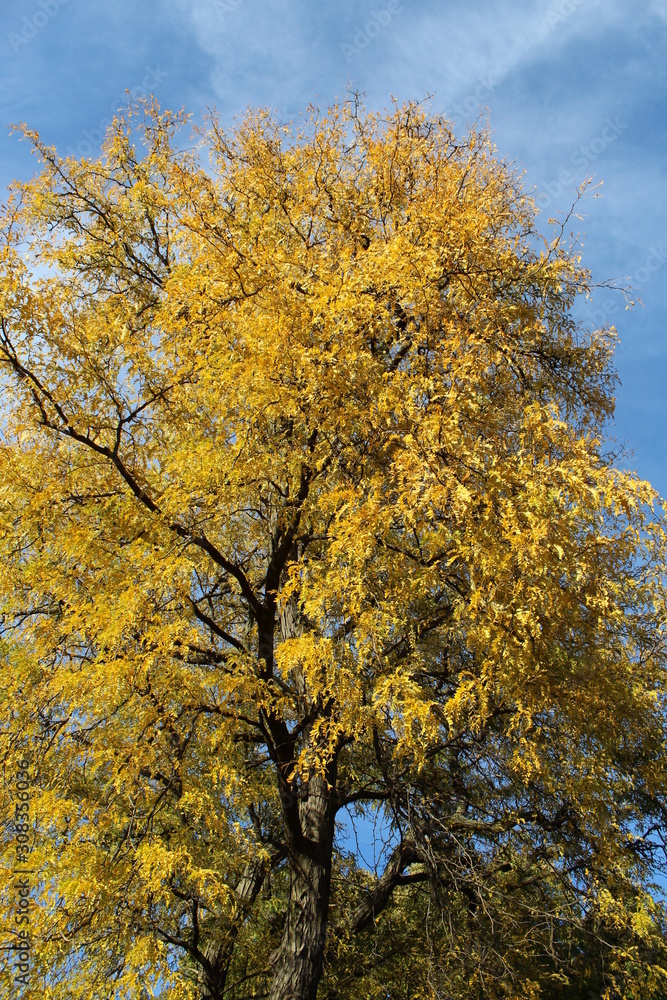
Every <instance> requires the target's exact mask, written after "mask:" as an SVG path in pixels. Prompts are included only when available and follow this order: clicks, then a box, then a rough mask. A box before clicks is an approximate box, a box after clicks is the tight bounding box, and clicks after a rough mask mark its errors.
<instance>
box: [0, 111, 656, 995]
mask: <svg viewBox="0 0 667 1000" xmlns="http://www.w3.org/2000/svg"><path fill="white" fill-rule="evenodd" d="M184 124H185V118H184V116H182V115H178V114H172V113H169V112H161V111H160V109H159V108H158V107H157V106H156V105H155V104H153V103H148V104H145V105H143V104H140V105H137V106H134V107H130V108H129V109H128V111H127V113H126V114H125V115H124V116H123V117H122V118H120V119H119V120H117V121H116V122H115V123H114V126H113V128H112V129H111V130H110V133H109V136H108V139H107V141H106V144H105V146H104V150H103V155H102V156H101V158H100V159H98V160H86V159H83V160H81V161H77V160H74V159H63V158H62V157H60V156H59V155H58V153H57V151H56V150H55V149H53V148H51V147H48V146H45V145H44V144H43V143H42V142H41V141H40V139H39V137H38V136H37V135H36V134H35V133H33V132H30V131H29V130H28V129H24V132H25V135H26V136H27V138H28V139H29V140H30V142H31V143H32V145H33V147H34V150H35V152H36V153H37V155H38V157H39V160H40V171H39V173H38V174H37V175H36V177H35V178H34V179H33V180H32V181H30V182H29V183H26V184H16V185H15V186H14V188H13V190H12V192H11V195H10V198H9V201H8V204H7V206H6V208H5V210H4V213H3V217H2V227H1V228H2V241H1V244H0V246H1V251H0V252H1V263H0V320H1V336H0V371H1V373H2V374H1V376H0V377H1V380H2V381H1V384H2V393H3V416H2V425H1V440H0V445H1V447H0V538H1V542H0V548H1V556H2V560H1V563H0V565H1V568H0V610H1V612H2V636H3V646H2V671H3V673H2V696H1V701H0V739H1V741H2V742H1V745H0V752H1V754H2V765H3V789H2V812H1V817H2V822H3V825H2V831H3V832H2V838H1V839H0V848H1V849H2V859H3V860H2V869H1V873H0V907H1V908H2V911H3V916H4V920H3V928H4V934H5V939H4V944H5V947H6V948H7V952H6V954H7V956H8V961H7V962H6V963H5V966H4V969H3V971H2V973H0V991H1V992H2V996H9V995H10V994H11V991H12V990H14V989H15V988H16V987H17V982H18V987H19V988H20V990H21V995H22V996H23V997H25V998H26V1000H28V998H37V997H40V998H41V997H47V998H50V1000H65V998H67V1000H76V998H84V997H85V998H87V1000H88V998H90V997H91V996H94V997H96V998H109V1000H111V998H115V1000H121V998H135V997H136V998H140V997H142V998H143V997H148V996H160V997H169V998H171V1000H186V998H199V1000H204V998H209V1000H222V998H230V1000H240V998H246V997H253V996H256V997H268V998H270V1000H288V998H292V1000H294V998H296V1000H314V998H315V997H316V995H317V996H318V997H320V998H325V997H326V998H334V997H340V998H352V997H364V998H366V997H368V998H370V997H382V998H387V997H392V998H397V997H398V996H399V995H400V996H401V997H403V996H409V997H411V998H413V1000H416V998H424V1000H425V998H434V997H445V996H447V997H461V998H463V997H466V998H469V997H533V998H537V997H563V998H565V997H575V996H576V997H578V996H588V995H590V991H591V990H593V991H597V994H596V995H602V994H603V993H604V995H605V996H607V997H609V998H611V997H621V996H623V997H637V998H639V997H642V998H646V997H649V996H655V997H658V996H664V995H665V988H666V987H665V980H666V978H667V972H666V969H667V963H666V961H665V955H664V945H663V941H664V915H663V911H662V908H661V906H660V904H659V902H658V901H657V896H656V893H655V891H653V890H652V883H653V880H654V879H655V878H656V875H657V872H658V866H659V862H660V856H659V853H658V852H659V848H660V847H661V843H662V842H661V830H662V829H663V824H664V819H665V804H666V800H665V789H666V782H665V777H666V776H665V735H666V733H665V634H664V632H665V590H664V584H665V578H664V573H665V565H666V560H665V521H664V511H663V510H662V507H661V505H660V502H659V498H658V497H657V495H656V493H655V492H654V490H653V489H652V488H651V487H650V486H649V485H648V484H647V483H645V482H642V481H640V480H639V479H638V478H637V477H636V476H635V475H634V474H632V473H630V472H627V471H623V468H622V467H621V463H620V461H619V460H616V459H615V458H614V456H613V455H612V454H611V453H610V451H609V449H608V445H607V443H606V439H605V433H606V423H607V421H608V419H609V417H610V415H611V413H612V410H613V403H614V400H613V392H614V387H615V381H616V379H615V374H614V370H613V364H612V354H613V346H614V337H613V331H609V330H606V331H605V330H603V331H587V330H585V329H582V328H581V327H580V326H579V325H577V323H576V322H575V320H574V319H573V310H572V307H573V303H574V300H575V298H576V296H578V295H581V294H586V292H587V291H588V290H589V288H590V276H589V274H588V272H587V271H586V270H585V269H584V268H583V266H582V265H581V262H580V259H579V257H578V255H577V252H576V248H575V247H571V246H569V245H568V243H567V240H566V239H565V227H561V228H560V229H559V230H558V231H557V234H556V236H555V237H554V238H553V239H552V240H550V241H549V240H547V241H546V242H545V241H544V240H543V239H541V237H540V236H539V231H538V227H537V221H536V210H535V207H534V204H533V202H532V201H531V199H530V198H529V197H527V196H526V195H525V194H524V193H523V191H522V188H521V184H520V182H519V180H518V179H517V177H516V176H515V175H514V174H513V173H512V171H511V170H510V169H509V168H508V167H507V166H506V165H505V164H503V163H502V162H500V161H499V160H498V158H497V157H496V155H495V152H494V149H493V146H492V144H491V142H490V140H489V137H488V135H487V134H486V133H485V132H484V131H481V132H478V131H472V132H471V133H470V134H468V135H466V136H465V137H464V138H462V139H457V138H456V137H455V136H454V134H453V132H452V131H451V128H450V126H449V125H448V124H447V122H446V121H445V120H443V119H442V118H441V117H439V116H438V115H435V114H431V113H429V112H428V111H427V110H424V109H423V108H421V107H419V106H415V105H407V106H404V107H396V108H395V109H394V110H393V112H392V113H391V114H389V115H388V116H386V117H383V116H381V115H376V114H367V113H366V112H364V111H363V109H362V108H360V107H359V105H358V104H357V103H356V102H354V101H352V102H349V103H344V104H341V105H338V106H335V107H333V108H332V109H331V110H330V111H329V112H327V113H326V114H321V113H319V112H318V111H315V110H313V109H311V110H310V111H309V112H308V114H307V115H306V116H304V118H303V121H302V123H301V124H300V125H298V126H295V125H288V126H285V125H282V124H280V123H279V122H278V121H276V120H275V119H274V118H272V116H271V115H270V114H269V113H266V112H259V113H256V114H249V115H248V116H247V118H246V119H245V120H244V122H243V123H242V124H241V125H240V126H238V127H237V128H235V129H234V130H233V131H231V132H225V131H224V130H223V129H222V128H221V126H220V125H219V123H218V121H217V120H216V119H215V118H212V119H211V120H210V121H209V122H208V125H207V127H206V128H205V129H204V130H202V131H201V132H200V133H199V134H198V142H197V143H195V144H193V143H189V144H187V143H186V144H184V143H182V142H181V143H180V145H179V135H180V130H181V129H182V127H183V125H184ZM205 153H208V157H209V158H208V160H207V159H206V158H205ZM344 810H348V811H350V810H352V811H354V812H356V814H357V816H358V817H359V819H360V821H361V822H362V823H364V822H365V823H366V825H367V829H368V830H370V826H371V821H372V820H374V821H376V823H377V824H379V825H378V826H377V829H378V835H381V836H382V838H383V841H384V844H385V848H386V849H385V851H384V862H383V864H382V865H381V866H380V868H379V869H378V871H377V872H371V871H369V870H367V869H366V868H365V867H364V866H363V865H362V864H361V863H360V860H359V858H358V857H356V856H355V854H354V852H350V849H349V844H347V842H346V841H345V840H344V838H343V837H342V836H341V829H340V826H338V825H337V824H338V820H340V818H341V816H343V815H344ZM26 886H27V888H26ZM23 917H25V920H23V919H19V918H23ZM21 956H23V957H22V958H21Z"/></svg>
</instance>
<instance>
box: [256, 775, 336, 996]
mask: <svg viewBox="0 0 667 1000" xmlns="http://www.w3.org/2000/svg"><path fill="white" fill-rule="evenodd" d="M328 777H329V779H331V777H332V776H331V775H329V776H328ZM298 813H299V823H300V830H298V831H296V836H294V837H293V838H292V843H291V845H290V852H289V869H290V894H289V902H288V907H287V915H286V918H285V926H284V930H283V937H282V942H281V945H280V948H279V950H278V953H277V955H276V956H275V958H276V962H275V965H276V971H275V974H274V978H273V982H272V985H271V991H270V993H269V998H270V1000H315V997H316V994H317V986H318V983H319V981H320V977H321V975H322V959H323V955H324V944H325V939H326V930H327V918H328V912H329V893H330V884H331V855H332V848H333V835H334V816H335V807H334V803H333V798H332V794H331V788H330V786H329V785H328V782H327V778H326V777H323V776H321V775H313V776H311V778H310V780H309V782H308V789H307V794H306V796H305V797H304V798H303V799H302V800H301V801H300V802H299V810H298Z"/></svg>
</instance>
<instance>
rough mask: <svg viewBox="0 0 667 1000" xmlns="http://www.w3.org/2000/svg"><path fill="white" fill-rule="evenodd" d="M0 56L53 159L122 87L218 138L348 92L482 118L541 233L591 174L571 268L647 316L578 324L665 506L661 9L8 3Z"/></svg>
mask: <svg viewBox="0 0 667 1000" xmlns="http://www.w3.org/2000/svg"><path fill="white" fill-rule="evenodd" d="M0 48H1V50H2V59H1V60H0V121H1V122H2V124H3V126H8V125H9V123H11V122H17V121H25V122H27V123H28V124H29V125H30V126H32V127H35V128H37V129H38V130H39V132H40V133H41V134H42V136H43V138H44V139H45V140H47V141H48V142H52V143H54V144H56V145H57V146H58V147H59V148H60V149H61V150H62V151H63V152H67V151H70V152H71V151H72V150H78V151H79V153H84V154H86V155H89V154H90V152H91V148H96V147H97V145H98V144H99V136H100V129H101V128H103V127H104V124H105V122H106V121H108V120H109V119H110V117H111V115H112V112H113V110H114V109H115V108H116V107H118V106H119V105H120V104H121V103H122V101H123V100H124V92H125V90H126V88H127V89H129V90H130V91H133V92H134V93H135V94H140V93H141V92H142V91H143V90H151V91H154V93H155V95H156V96H157V98H158V99H159V101H160V103H161V104H162V105H163V106H166V107H171V108H175V107H179V108H180V107H185V108H186V109H187V110H188V111H191V112H193V114H194V115H195V117H197V116H199V115H200V114H201V112H202V111H203V110H204V109H205V108H206V107H207V106H210V105H215V106H216V108H217V110H218V112H219V114H220V117H221V118H222V121H223V123H226V124H231V122H232V119H233V117H234V116H235V115H242V114H243V112H244V110H245V109H246V108H247V107H248V106H249V105H251V106H256V105H262V106H269V107H272V108H274V109H276V110H277V111H278V112H279V114H280V115H282V116H284V117H287V118H289V117H292V116H297V115H298V113H299V112H300V111H301V110H303V109H304V108H305V107H306V105H307V104H308V103H309V102H311V101H312V102H318V103H320V104H321V105H326V104H327V103H328V102H330V101H331V100H332V99H333V98H334V97H344V96H345V94H346V91H347V89H348V88H349V87H351V88H355V89H359V90H361V91H363V92H364V93H365V99H366V104H367V106H368V107H371V108H385V107H387V106H388V105H389V104H390V101H391V97H392V95H393V96H394V97H396V98H398V99H399V100H400V101H403V100H408V99H418V100H419V99H422V98H424V97H426V96H427V95H431V96H432V103H433V106H434V108H436V109H437V110H439V111H442V112H444V113H446V114H448V115H450V116H451V117H452V118H453V119H454V120H455V123H456V126H457V127H458V128H459V129H463V128H464V127H465V122H466V119H468V118H474V117H476V115H477V114H478V112H479V111H480V108H481V107H482V106H483V107H485V108H487V109H488V114H489V119H490V123H491V127H492V129H493V132H494V136H495V141H496V144H497V147H498V152H499V154H500V155H501V156H503V157H506V158H507V159H508V160H510V161H512V162H514V163H515V164H516V166H517V167H519V168H521V169H523V170H525V171H526V173H525V179H524V182H525V184H526V187H527V188H533V187H536V188H537V189H538V192H539V203H540V204H541V205H542V206H543V208H544V212H543V215H542V217H541V225H542V227H543V229H544V231H545V232H548V231H549V229H550V227H549V225H548V221H547V220H548V217H549V216H550V215H557V214H558V212H560V211H562V210H564V209H567V208H569V206H570V205H571V203H572V201H573V197H574V193H575V189H576V186H577V184H579V183H580V182H582V181H583V180H584V179H585V178H586V177H587V176H589V175H591V174H594V175H595V179H596V181H603V182H604V183H603V185H602V187H601V188H599V189H598V193H599V194H600V195H601V197H598V198H594V197H588V198H587V199H586V200H585V201H584V202H583V204H582V205H581V211H582V213H583V215H584V219H583V220H582V221H581V222H578V223H577V229H578V231H580V232H581V233H582V235H583V236H584V237H585V244H584V246H585V255H584V260H585V262H586V263H587V264H588V266H589V267H590V268H591V270H592V272H593V275H594V279H595V280H596V281H599V282H603V281H609V280H617V281H618V282H619V283H628V282H630V283H631V284H632V285H633V287H634V288H635V289H636V294H637V295H639V296H640V297H641V300H642V302H643V306H641V305H638V306H636V307H635V308H634V309H632V310H630V311H626V310H625V304H624V300H623V297H622V295H621V294H620V293H613V292H611V291H608V290H606V289H601V290H600V291H599V292H598V293H597V295H596V297H595V299H594V301H593V303H592V304H591V305H588V306H586V305H584V304H582V315H583V316H585V318H586V319H587V320H588V321H589V322H590V323H592V324H595V325H598V326H599V325H601V324H602V323H603V322H605V321H606V322H613V323H614V324H615V325H616V326H617V328H618V332H619V335H620V338H621V346H620V348H619V350H618V354H617V366H618V370H619V373H620V377H621V383H622V384H621V388H620V390H619V393H618V402H617V412H616V421H615V425H614V427H613V429H612V432H613V434H614V435H615V437H616V438H617V439H619V441H621V442H625V443H626V444H627V445H628V446H629V447H630V448H631V449H633V457H632V459H631V461H630V463H629V464H631V465H632V466H633V467H635V468H637V469H638V471H639V472H640V473H641V475H642V476H644V477H645V478H648V479H650V480H651V482H653V484H654V485H655V486H656V487H657V488H658V489H659V490H660V492H661V493H662V494H663V495H665V494H667V434H666V433H665V431H666V430H667V428H666V426H665V418H664V415H663V406H664V399H665V390H664V386H665V381H666V378H667V337H666V335H665V334H666V331H665V321H666V318H667V232H666V225H665V223H666V222H667V197H666V187H665V175H666V162H667V130H666V125H667V0H632V2H631V3H627V2H623V0H533V2H526V0H453V2H436V0H413V2H410V0H374V2H371V0H357V2H354V0H337V2H336V3H329V2H320V3H317V2H312V0H311V2H306V0H163V2H157V0H132V2H130V0H113V2H112V3H107V4H102V3H94V2H93V0H19V2H14V3H5V4H3V5H2V7H1V9H0ZM0 143H1V145H0V152H1V155H0V185H1V186H2V188H3V190H4V188H5V187H6V185H7V183H8V182H9V181H10V180H11V179H12V178H14V177H23V178H25V177H27V176H29V175H30V174H31V173H32V171H33V170H34V160H31V158H30V156H29V152H28V149H27V146H26V144H24V143H23V144H22V143H19V141H18V139H17V138H16V136H13V137H10V136H9V134H8V130H7V129H5V128H3V129H2V130H0Z"/></svg>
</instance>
